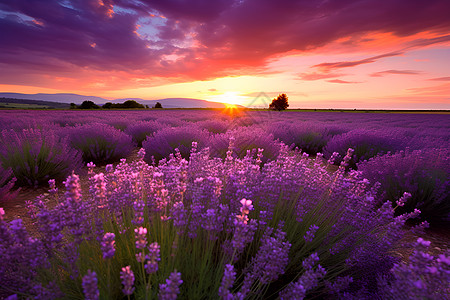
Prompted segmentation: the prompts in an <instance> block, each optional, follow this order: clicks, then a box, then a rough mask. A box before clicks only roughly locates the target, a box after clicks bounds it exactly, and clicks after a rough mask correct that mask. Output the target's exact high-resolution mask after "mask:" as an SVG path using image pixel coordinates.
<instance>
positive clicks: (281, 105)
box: [269, 94, 289, 110]
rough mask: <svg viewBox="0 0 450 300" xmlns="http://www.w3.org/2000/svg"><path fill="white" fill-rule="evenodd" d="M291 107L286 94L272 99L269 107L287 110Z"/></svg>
mask: <svg viewBox="0 0 450 300" xmlns="http://www.w3.org/2000/svg"><path fill="white" fill-rule="evenodd" d="M288 107H289V103H288V97H287V96H286V94H280V95H278V97H277V98H275V99H273V100H272V103H270V105H269V109H273V110H285V109H286V108H288Z"/></svg>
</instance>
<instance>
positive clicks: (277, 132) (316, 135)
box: [268, 122, 332, 155]
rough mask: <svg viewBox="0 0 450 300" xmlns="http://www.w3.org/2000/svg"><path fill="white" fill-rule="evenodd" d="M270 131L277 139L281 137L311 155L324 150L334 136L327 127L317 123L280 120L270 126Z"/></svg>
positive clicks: (281, 139)
mask: <svg viewBox="0 0 450 300" xmlns="http://www.w3.org/2000/svg"><path fill="white" fill-rule="evenodd" d="M268 131H269V132H270V133H272V134H273V136H274V138H275V139H279V140H280V141H282V142H283V143H285V144H286V145H289V146H291V145H292V146H294V147H297V148H299V149H301V150H302V151H303V152H306V153H308V154H310V155H316V154H317V153H318V152H322V149H323V148H324V147H325V146H326V145H327V143H328V141H329V140H330V139H331V138H332V136H331V135H330V134H329V133H328V129H327V127H325V126H323V125H317V124H315V123H306V122H305V123H295V124H293V123H289V122H278V123H273V124H271V125H270V126H269V129H268Z"/></svg>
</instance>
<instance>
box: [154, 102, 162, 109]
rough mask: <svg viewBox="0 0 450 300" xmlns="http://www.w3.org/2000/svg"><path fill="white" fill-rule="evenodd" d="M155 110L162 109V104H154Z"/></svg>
mask: <svg viewBox="0 0 450 300" xmlns="http://www.w3.org/2000/svg"><path fill="white" fill-rule="evenodd" d="M155 108H163V107H162V104H161V103H159V102H156V104H155Z"/></svg>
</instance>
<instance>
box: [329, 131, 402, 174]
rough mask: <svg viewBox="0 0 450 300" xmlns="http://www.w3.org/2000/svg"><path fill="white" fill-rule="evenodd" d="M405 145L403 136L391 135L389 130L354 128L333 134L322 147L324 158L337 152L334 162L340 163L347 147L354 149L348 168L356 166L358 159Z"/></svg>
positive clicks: (392, 150) (367, 157)
mask: <svg viewBox="0 0 450 300" xmlns="http://www.w3.org/2000/svg"><path fill="white" fill-rule="evenodd" d="M404 147H405V141H404V139H403V138H401V137H399V136H397V135H395V136H394V135H393V134H392V133H391V130H390V129H389V130H388V129H386V130H384V131H373V130H366V129H356V130H352V131H349V132H347V133H344V134H341V135H337V136H334V137H333V138H332V139H331V140H330V141H329V142H328V143H327V146H326V147H325V148H324V150H323V153H324V156H325V157H326V158H330V157H331V156H332V155H333V153H334V152H337V153H339V155H340V158H339V157H338V158H337V159H336V160H335V162H336V163H340V161H341V158H342V157H343V156H344V155H345V153H346V152H347V149H348V148H352V149H354V150H355V152H354V154H353V157H352V160H351V161H350V163H349V167H350V168H353V169H354V168H356V164H357V163H358V162H360V161H364V160H368V159H369V158H371V157H374V156H376V155H377V154H384V153H387V152H395V151H398V150H402V149H404Z"/></svg>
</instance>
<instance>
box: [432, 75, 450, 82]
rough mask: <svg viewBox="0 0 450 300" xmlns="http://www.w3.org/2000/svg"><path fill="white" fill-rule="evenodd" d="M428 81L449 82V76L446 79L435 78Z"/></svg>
mask: <svg viewBox="0 0 450 300" xmlns="http://www.w3.org/2000/svg"><path fill="white" fill-rule="evenodd" d="M428 80H433V81H450V76H447V77H437V78H430V79H428Z"/></svg>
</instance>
